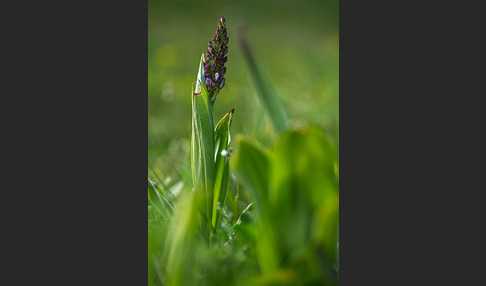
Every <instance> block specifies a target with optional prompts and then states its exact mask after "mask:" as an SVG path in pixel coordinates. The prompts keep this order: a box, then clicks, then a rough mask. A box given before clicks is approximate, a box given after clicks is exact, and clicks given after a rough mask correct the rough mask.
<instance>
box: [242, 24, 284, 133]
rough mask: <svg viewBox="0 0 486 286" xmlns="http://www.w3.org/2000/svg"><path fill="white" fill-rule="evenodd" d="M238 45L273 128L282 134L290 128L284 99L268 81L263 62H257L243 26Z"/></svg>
mask: <svg viewBox="0 0 486 286" xmlns="http://www.w3.org/2000/svg"><path fill="white" fill-rule="evenodd" d="M238 43H239V45H240V48H241V50H242V51H243V55H244V57H245V61H246V63H247V65H248V69H249V71H250V75H251V78H252V79H253V83H254V84H255V87H256V89H257V91H258V95H259V98H260V100H261V102H262V103H263V106H264V107H265V109H266V111H267V113H268V115H269V116H270V119H271V121H272V124H273V127H274V128H275V130H276V131H277V132H278V133H282V132H283V131H284V130H286V129H287V128H288V127H289V123H290V121H289V117H288V115H287V112H286V110H285V108H284V106H283V103H282V99H281V97H280V95H279V94H278V93H277V92H276V90H275V89H274V87H273V85H272V84H271V82H270V80H269V79H268V76H267V74H266V72H265V69H264V68H263V66H262V65H261V61H258V60H257V58H256V56H255V54H254V53H253V51H252V49H251V47H250V45H249V44H248V41H247V40H246V37H245V31H244V28H243V26H239V27H238Z"/></svg>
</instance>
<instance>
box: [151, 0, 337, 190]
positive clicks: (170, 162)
mask: <svg viewBox="0 0 486 286" xmlns="http://www.w3.org/2000/svg"><path fill="white" fill-rule="evenodd" d="M221 16H224V17H225V18H226V26H227V29H228V35H229V38H230V41H229V53H228V62H227V63H226V66H227V73H226V86H225V87H224V88H223V89H222V90H221V93H220V94H219V96H218V100H217V101H216V104H215V110H214V115H215V122H217V121H218V120H219V118H221V117H223V115H224V114H225V113H226V112H228V111H229V110H231V109H232V108H234V109H235V114H234V118H233V124H232V131H231V133H232V135H233V136H235V135H236V134H246V135H250V136H253V137H255V138H256V139H257V140H258V141H259V142H261V143H262V144H263V145H270V144H271V142H273V140H274V139H275V138H276V135H275V134H274V131H273V129H272V128H271V124H268V123H269V120H268V118H267V117H266V115H265V112H264V110H263V107H262V106H261V104H260V102H259V101H258V96H257V94H256V90H255V87H254V85H253V82H252V81H251V77H250V75H249V72H248V68H247V66H246V64H245V61H244V58H243V54H242V52H241V49H240V47H239V46H238V41H237V32H236V31H237V27H238V25H244V26H245V27H246V36H247V39H248V41H249V43H250V45H251V47H252V49H253V51H254V53H255V54H256V56H257V58H258V59H259V60H260V61H261V63H262V64H263V67H264V68H265V69H266V71H267V74H268V77H269V78H270V80H271V82H272V83H273V85H274V87H275V89H276V90H277V91H278V93H279V94H280V95H281V96H282V99H283V102H284V105H285V107H286V108H287V110H288V113H289V114H290V116H291V118H292V120H293V124H294V125H303V124H305V123H309V122H311V123H316V124H318V125H319V126H321V127H323V128H324V130H325V133H326V135H327V136H328V137H329V138H330V139H331V140H332V141H333V143H334V144H335V145H336V146H338V138H339V130H338V125H339V121H338V120H339V24H338V23H339V3H338V1H337V0H325V1H317V0H315V1H307V0H306V1H275V0H271V1H268V0H265V1H262V0H259V1H257V0H244V1H242V0H239V1H192V0H191V1H187V0H184V1H180V0H179V1H175V0H164V1H161V0H149V1H148V161H149V167H150V168H152V169H154V170H155V172H156V173H157V174H158V175H159V176H160V177H161V178H163V179H166V178H172V179H173V181H178V180H179V179H180V178H181V176H183V174H184V172H188V171H190V170H188V168H189V165H190V138H191V85H192V83H193V82H194V81H195V79H196V75H197V69H198V64H199V60H200V57H201V54H202V53H203V52H205V51H206V50H207V45H208V40H209V39H211V37H212V36H213V34H214V32H215V30H216V27H217V22H218V20H219V18H220V17H221ZM149 173H151V171H150V169H149Z"/></svg>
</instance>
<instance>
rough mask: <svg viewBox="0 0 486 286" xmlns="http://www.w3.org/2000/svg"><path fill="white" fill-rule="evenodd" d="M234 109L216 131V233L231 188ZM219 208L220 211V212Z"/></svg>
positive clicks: (223, 119) (214, 225)
mask: <svg viewBox="0 0 486 286" xmlns="http://www.w3.org/2000/svg"><path fill="white" fill-rule="evenodd" d="M233 111H234V110H233V109H232V110H231V111H230V112H228V113H227V114H226V115H225V116H224V117H223V118H222V119H221V120H220V121H219V123H218V124H217V125H216V128H215V130H214V146H215V148H214V149H215V154H214V156H215V165H214V166H215V179H214V197H213V214H212V226H213V228H214V229H215V231H216V230H217V229H218V225H219V221H220V219H221V210H222V209H223V207H224V204H225V202H226V194H227V192H228V187H229V159H228V157H229V155H230V153H229V150H228V146H229V144H230V142H231V135H230V128H231V121H232V119H233ZM218 208H219V211H218Z"/></svg>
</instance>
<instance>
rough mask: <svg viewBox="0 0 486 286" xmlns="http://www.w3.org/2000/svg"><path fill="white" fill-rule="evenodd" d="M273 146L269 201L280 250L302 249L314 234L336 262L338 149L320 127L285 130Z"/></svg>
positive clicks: (330, 260) (329, 257)
mask: <svg viewBox="0 0 486 286" xmlns="http://www.w3.org/2000/svg"><path fill="white" fill-rule="evenodd" d="M273 151H274V158H273V160H272V164H271V168H270V169H271V172H270V176H269V177H270V182H269V185H270V188H269V201H270V205H271V206H272V208H273V209H274V210H275V213H276V215H275V216H274V217H273V218H272V220H273V221H274V222H275V224H276V226H277V228H278V232H279V237H281V238H282V239H281V243H282V249H284V251H285V252H287V254H291V253H297V252H299V251H303V250H304V249H305V248H306V247H308V245H309V241H310V240H311V239H312V237H313V236H315V237H318V238H317V240H318V242H317V244H318V247H320V248H322V249H323V251H324V252H325V257H326V259H327V262H328V264H329V265H333V264H334V262H335V253H336V252H335V251H336V248H335V238H336V233H337V221H338V211H339V203H338V202H339V201H338V196H339V191H338V190H339V186H338V183H337V180H336V176H335V168H334V166H335V161H336V152H335V150H334V149H333V148H332V146H331V145H330V143H329V142H328V140H327V139H326V137H325V136H324V133H323V132H322V130H321V129H320V128H319V127H308V128H305V129H301V130H292V131H288V132H286V133H284V134H282V136H281V137H280V138H279V140H278V141H277V143H276V145H275V147H274V150H273ZM277 210H278V215H277ZM313 221H317V222H316V224H317V225H312V222H313ZM313 232H318V234H315V233H313Z"/></svg>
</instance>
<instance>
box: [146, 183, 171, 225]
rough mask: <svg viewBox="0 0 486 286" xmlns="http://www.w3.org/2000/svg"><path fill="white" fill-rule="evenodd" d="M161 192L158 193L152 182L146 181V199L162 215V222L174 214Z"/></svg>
mask: <svg viewBox="0 0 486 286" xmlns="http://www.w3.org/2000/svg"><path fill="white" fill-rule="evenodd" d="M162 192H163V191H162ZM162 192H159V191H158V190H157V187H156V186H155V184H154V182H152V181H151V180H150V179H148V199H149V201H150V204H151V205H152V206H153V207H154V208H155V209H156V210H157V211H158V212H159V213H160V214H161V215H162V217H163V218H164V220H167V219H169V217H170V216H171V215H172V214H173V213H174V208H173V207H172V205H171V204H170V203H169V201H167V199H166V198H165V197H164V195H163V193H162Z"/></svg>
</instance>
